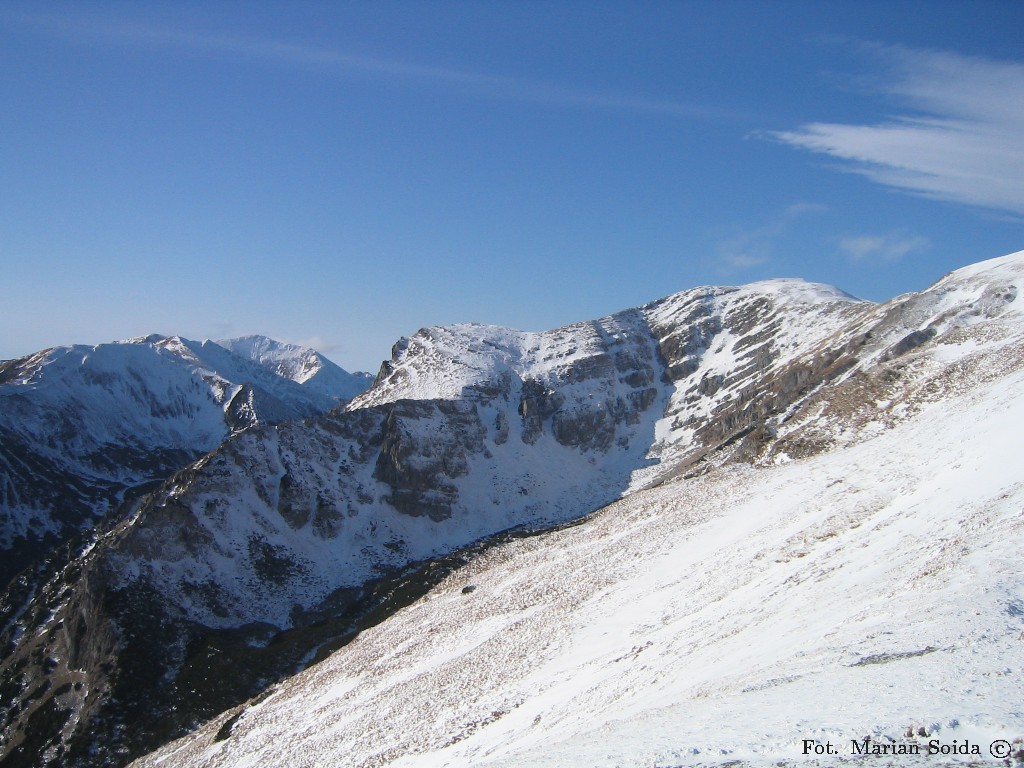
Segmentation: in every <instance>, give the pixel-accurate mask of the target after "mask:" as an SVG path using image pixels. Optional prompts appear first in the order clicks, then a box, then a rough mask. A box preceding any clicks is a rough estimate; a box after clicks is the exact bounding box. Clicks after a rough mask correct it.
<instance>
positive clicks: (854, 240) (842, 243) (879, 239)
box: [839, 232, 931, 261]
mask: <svg viewBox="0 0 1024 768" xmlns="http://www.w3.org/2000/svg"><path fill="white" fill-rule="evenodd" d="M930 247H931V241H930V240H929V239H928V238H927V237H921V236H918V235H911V234H908V233H907V232H888V233H886V234H882V235H857V236H852V237H842V238H840V239H839V248H840V249H841V250H842V251H843V252H844V253H846V255H848V256H849V257H850V258H852V259H853V260H854V261H864V260H866V259H870V258H877V259H883V260H884V261H900V260H901V259H903V258H904V257H906V256H909V255H910V254H912V253H921V252H923V251H927V250H928V249H929V248H930Z"/></svg>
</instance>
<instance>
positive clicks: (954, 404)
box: [133, 337, 1024, 768]
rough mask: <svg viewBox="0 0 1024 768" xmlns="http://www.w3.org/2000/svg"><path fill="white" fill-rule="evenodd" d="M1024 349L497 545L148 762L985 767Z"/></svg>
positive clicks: (993, 733) (993, 717) (1017, 491)
mask: <svg viewBox="0 0 1024 768" xmlns="http://www.w3.org/2000/svg"><path fill="white" fill-rule="evenodd" d="M1019 341H1020V339H1019V337H1018V340H1017V345H1016V349H1015V353H1016V354H1015V359H1014V360H1013V361H1012V363H1011V362H1010V361H1008V365H1007V368H1008V369H1009V370H1006V369H1004V370H1003V371H1002V373H1001V374H1000V375H999V376H991V375H990V374H989V373H986V374H981V372H980V371H978V370H976V373H978V374H979V375H977V376H973V377H969V378H965V379H961V380H959V382H958V383H957V386H958V387H959V388H962V390H963V391H961V392H959V393H954V394H952V395H950V394H947V395H946V396H944V397H942V398H941V399H938V400H937V401H933V402H931V403H921V404H920V405H919V406H918V407H919V408H920V410H919V412H918V413H917V414H916V416H915V417H914V418H913V419H906V420H904V421H902V422H901V423H899V424H898V425H895V426H893V427H891V428H889V429H886V430H882V431H879V432H878V433H877V434H875V435H874V436H863V437H862V438H861V439H860V440H858V441H856V442H855V443H854V444H851V445H849V446H847V447H845V448H840V449H837V450H835V451H833V452H829V453H823V454H817V455H814V456H811V457H808V458H804V459H797V460H794V461H790V462H787V463H785V464H784V465H783V466H765V467H760V468H755V467H750V466H744V465H730V466H728V467H721V468H718V469H715V470H712V471H711V472H709V473H706V474H704V475H702V476H700V477H696V478H690V479H687V480H683V479H682V478H681V477H677V478H676V479H675V480H673V481H669V482H668V483H665V484H662V485H660V486H658V487H656V488H652V489H648V490H644V491H640V492H638V493H635V494H633V495H631V496H629V497H628V498H626V499H624V500H622V501H619V502H616V503H615V504H613V505H611V506H609V507H606V508H605V509H603V510H602V511H601V512H600V513H598V514H596V515H595V516H594V517H593V518H592V519H591V520H589V521H588V522H586V523H585V524H583V525H579V526H575V527H572V528H569V529H566V530H563V531H558V532H555V533H552V534H549V535H546V536H542V537H536V538H530V539H524V540H520V541H516V542H513V543H510V544H506V545H504V546H502V547H500V548H497V549H494V550H491V551H489V552H487V553H486V554H485V555H483V556H482V557H480V558H478V559H477V560H475V561H474V562H472V563H471V564H470V565H469V566H467V567H465V568H463V569H461V570H459V571H458V572H456V573H454V574H452V575H451V576H450V577H448V578H447V579H446V580H445V581H444V582H442V583H441V584H440V585H438V586H437V587H436V588H435V589H433V590H432V591H431V592H430V593H429V594H427V595H426V596H425V597H424V598H423V599H421V600H420V601H418V602H417V603H415V604H414V605H412V606H410V607H408V608H406V609H405V610H403V611H400V612H399V613H397V614H396V615H394V616H392V617H391V618H390V619H388V620H387V621H385V622H384V623H382V624H380V625H378V626H377V627H374V628H373V629H370V630H368V631H366V632H364V633H363V634H361V635H360V636H359V637H358V638H356V639H355V640H354V641H353V642H352V643H351V644H350V645H348V646H346V647H345V648H344V649H342V650H340V651H338V652H336V653H335V654H333V655H332V656H331V657H330V658H329V659H327V660H326V661H324V662H323V663H321V664H319V665H317V666H315V667H313V668H312V669H310V670H308V671H306V672H305V673H303V674H301V675H298V676H296V677H294V678H291V679H289V680H287V681H285V682H283V683H281V684H280V685H278V686H275V687H274V688H273V689H272V690H271V691H270V694H269V695H268V696H265V697H261V700H260V701H257V702H253V703H251V704H250V705H248V706H244V707H240V708H237V709H233V710H231V711H229V712H227V713H225V714H224V716H222V717H220V718H218V719H216V720H215V721H214V722H212V723H211V724H210V725H209V726H207V727H206V728H204V729H203V730H202V731H201V732H200V733H199V734H197V735H193V736H190V737H188V738H186V739H184V740H182V741H179V742H176V743H173V744H170V745H168V746H167V747H166V748H165V749H163V750H161V751H160V752H158V753H157V754H155V755H153V756H151V757H148V758H145V759H142V760H139V761H138V762H137V763H134V764H133V765H136V766H138V767H139V768H150V767H152V766H157V765H166V764H168V762H170V763H173V764H174V765H175V766H182V767H183V768H189V767H190V766H203V768H227V767H228V766H242V765H257V764H259V765H269V764H279V763H283V762H286V761H287V762H289V763H295V764H299V765H332V764H344V765H348V766H353V767H355V766H375V765H393V766H396V767H397V766H403V767H408V768H413V767H414V766H416V767H419V766H431V767H432V768H434V767H436V768H440V767H441V766H451V767H456V766H466V765H472V766H481V768H482V767H483V766H495V768H497V766H502V767H509V768H511V767H512V766H515V767H516V768H520V767H521V766H580V765H585V766H593V767H594V768H598V767H599V766H609V767H611V766H623V767H626V766H650V765H665V766H668V765H692V766H697V765H701V766H726V765H733V766H738V765H742V766H778V765H804V764H814V765H838V764H846V763H850V764H853V763H857V764H859V761H858V759H857V755H856V752H855V751H854V749H853V747H852V746H851V743H852V742H854V741H856V742H858V743H863V739H864V738H865V737H868V738H869V739H870V740H872V741H873V742H875V743H878V744H879V745H890V746H895V745H900V744H902V745H904V747H906V748H909V747H911V746H913V745H917V746H918V747H919V748H920V749H921V752H922V754H921V755H920V756H919V757H917V756H913V755H911V756H902V755H901V756H900V757H899V758H893V759H892V760H891V761H884V760H883V762H882V763H880V764H885V765H890V764H891V765H900V766H902V765H931V766H935V765H956V764H968V763H970V761H971V760H976V761H977V762H973V763H970V764H975V765H987V764H989V760H990V759H991V758H990V755H989V752H988V750H989V746H990V745H991V744H993V743H994V742H995V741H996V740H1000V739H1001V740H1005V741H1006V742H1007V743H1010V742H1012V740H1013V739H1015V738H1018V737H1020V736H1021V735H1024V712H1022V711H1021V708H1020V687H1021V682H1022V677H1024V667H1022V665H1021V660H1022V656H1021V652H1020V642H1021V640H1020V636H1021V633H1022V631H1024V575H1022V574H1021V571H1020V567H1019V565H1020V555H1019V551H1018V550H1019V542H1020V540H1021V536H1022V535H1024V514H1022V511H1021V510H1022V509H1024V484H1022V483H1021V480H1020V473H1019V467H1018V465H1017V462H1016V459H1015V455H1016V451H1015V446H1017V445H1018V444H1019V441H1020V440H1019V431H1020V426H1021V424H1022V423H1024V399H1022V398H1021V397H1020V393H1021V392H1022V391H1024V390H1022V388H1024V370H1022V368H1024V366H1022V363H1024V360H1022V358H1021V352H1022V350H1021V348H1020V346H1019ZM937 351H938V352H939V356H940V357H942V356H946V355H948V354H950V350H941V349H940V350H937ZM467 585H471V586H472V588H473V590H472V592H470V593H469V594H467V593H466V587H467ZM908 728H910V729H911V730H912V731H913V736H912V737H910V738H908V737H907V736H906V733H907V730H908ZM918 729H923V731H922V733H923V734H924V735H921V736H919V735H918ZM805 739H809V740H812V741H813V742H815V743H817V744H821V745H824V744H826V743H831V744H832V745H835V747H836V749H837V752H836V756H835V757H830V758H822V757H820V756H816V755H814V754H813V753H811V754H810V755H805V753H804V740H805ZM931 741H935V742H936V743H938V744H940V745H945V746H946V747H949V746H951V745H954V743H958V744H961V745H962V744H964V743H968V744H973V745H978V746H980V747H981V748H982V749H984V754H983V757H982V758H981V759H978V758H977V757H974V756H971V755H968V756H967V757H966V758H961V757H960V756H957V755H946V756H943V755H933V756H928V755H927V745H928V743H929V742H931ZM863 759H864V758H860V760H863ZM961 760H962V761H963V762H961Z"/></svg>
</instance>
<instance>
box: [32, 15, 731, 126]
mask: <svg viewBox="0 0 1024 768" xmlns="http://www.w3.org/2000/svg"><path fill="white" fill-rule="evenodd" d="M20 20H21V21H22V22H24V23H26V24H30V25H31V26H33V27H35V28H37V29H39V30H40V31H43V32H44V33H48V34H51V35H60V36H63V37H66V38H70V39H73V40H77V41H79V42H90V43H101V44H102V43H105V44H119V45H130V46H136V47H150V48H182V49H189V50H194V51H201V52H205V53H207V54H211V55H218V56H225V57H231V58H235V59H248V60H251V61H258V62H263V63H275V64H280V65H287V66H296V67H312V68H315V69H317V70H319V71H320V72H323V73H326V74H333V75H339V76H344V75H353V74H362V75H368V76H376V77H387V78H393V79H404V80H419V81H421V82H424V83H428V84H433V85H440V86H445V87H449V88H461V89H464V90H470V91H472V92H473V93H474V94H475V95H478V96H481V97H487V98H498V99H505V100H518V101H528V102H533V103H547V104H552V105H558V106H568V107H581V108H596V109H609V110H621V111H630V112H637V113H654V114H664V115H668V116H673V117H677V118H684V119H689V120H725V119H733V118H735V115H734V114H733V113H730V112H728V111H726V110H722V109H718V108H715V107H712V106H708V105H703V104H699V103H693V102H686V101H679V100H671V99H658V98H648V97H644V96H637V95H634V94H628V93H620V92H613V91H599V90H587V89H581V88H575V87H570V86H564V85H560V84H557V83H552V82H544V81H538V80H529V79H525V78H518V77H509V76H503V75H493V74H489V73H485V72H475V71H470V70H462V69H454V68H448V67H433V66H427V65H421V64H417V63H412V62H406V61H401V60H397V59H385V58H376V57H371V56H362V55H358V54H353V53H350V52H347V51H341V50H336V49H332V48H322V47H316V46H310V45H304V44H297V43H292V42H288V41H282V40H271V39H260V38H252V37H240V36H233V35H217V34H208V33H203V32H197V31H193V30H185V29H180V28H172V27H167V26H158V25H152V24H144V23H138V22H125V21H96V20H91V19H84V18H69V17H55V16H23V17H21V19H20Z"/></svg>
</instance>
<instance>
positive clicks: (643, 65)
mask: <svg viewBox="0 0 1024 768" xmlns="http://www.w3.org/2000/svg"><path fill="white" fill-rule="evenodd" d="M1021 29H1024V4H1021V3H1018V2H998V1H996V0H989V1H987V2H956V3H950V2H941V1H940V0H935V1H932V2H903V3H897V2H891V0H890V1H889V2H879V3H875V2H855V3H854V2H808V3H803V2H771V3H768V2H758V3H753V2H674V3H668V2H665V3H655V2H652V3H643V2H630V3H626V2H622V3H603V2H588V3H583V2H570V3H557V2H516V3H513V2H501V3H499V2H475V3H469V2H466V3H443V2H407V3H400V2H390V3H389V2H385V3H369V2H366V3H312V2H309V3H256V2H245V3H242V2H239V3H212V2H202V3H199V2H196V3H190V2H173V3H172V2H167V3H144V2H131V3H107V2H101V1H100V0H97V1H96V2H89V3H47V2H32V3H21V2H17V0H14V1H9V2H6V3H4V4H3V5H0V73H2V74H0V105H2V106H0V182H2V184H0V196H2V197H0V281H2V282H0V285H2V286H3V293H2V296H3V300H2V301H0V358H10V357H16V356H20V355H24V354H28V353H30V352H33V351H35V350H37V349H41V348H43V347H47V346H53V345H58V344H68V343H90V344H95V343H100V342H103V341H109V340H113V339H119V338H127V337H131V336H139V335H145V334H148V333H154V332H155V333H165V334H174V333H176V334H180V335H183V336H187V337H189V338H196V339H203V338H222V337H227V336H237V335H242V334H247V333H263V334H266V335H269V336H273V337H275V338H279V339H282V340H285V341H291V342H301V343H307V344H311V345H313V346H316V347H318V348H319V349H321V350H322V351H324V352H325V353H326V354H327V355H328V356H329V357H331V358H332V359H334V360H336V361H337V362H338V363H340V364H341V365H343V366H344V367H346V368H349V369H350V370H355V369H367V370H372V371H376V369H377V367H378V365H379V363H380V360H382V359H384V358H386V357H388V356H389V354H390V346H391V344H392V343H394V341H396V340H397V339H398V337H399V336H402V335H408V334H411V333H414V332H415V331H416V330H417V329H418V328H420V327H422V326H426V325H437V324H445V323H453V322H466V321H474V322H485V323H493V324H498V325H509V326H513V327H517V328H522V329H527V330H543V329H547V328H552V327H556V326H559V325H563V324H566V323H570V322H574V321H578V320H585V319H591V318H595V317H599V316H601V315H604V314H608V313H610V312H614V311H617V310H620V309H624V308H627V307H630V306H636V305H639V304H642V303H644V302H647V301H650V300H653V299H656V298H659V297H661V296H664V295H668V294H670V293H674V292H676V291H679V290H683V289H686V288H690V287H693V286H697V285H707V284H739V283H745V282H750V281H753V280H759V279H764V278H768V277H793V276H795V277H804V278H806V279H809V280H815V281H820V282H826V283H831V284H834V285H838V286H839V287H841V288H843V289H844V290H847V291H849V292H851V293H853V294H856V295H858V296H862V297H864V298H869V299H874V300H883V299H887V298H890V297H892V296H894V295H897V294H900V293H904V292H906V291H911V290H919V289H921V288H924V287H925V286H927V285H928V284H929V283H931V282H933V281H934V280H936V279H938V278H939V277H940V276H941V275H943V274H944V273H945V272H947V271H949V270H951V269H955V268H957V267H959V266H962V265H964V264H967V263H970V262H973V261H978V260H981V259H985V258H990V257H995V256H1000V255H1003V254H1005V253H1009V252H1012V251H1016V250H1020V249H1022V248H1024V138H1022V136H1024V133H1022V131H1021V126H1022V125H1024V46H1022V44H1021V39H1020V30H1021Z"/></svg>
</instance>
